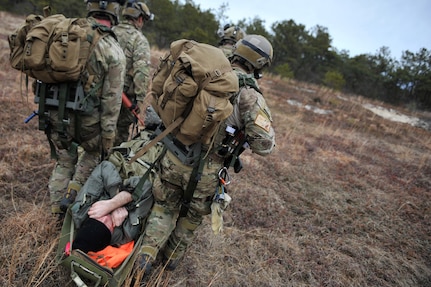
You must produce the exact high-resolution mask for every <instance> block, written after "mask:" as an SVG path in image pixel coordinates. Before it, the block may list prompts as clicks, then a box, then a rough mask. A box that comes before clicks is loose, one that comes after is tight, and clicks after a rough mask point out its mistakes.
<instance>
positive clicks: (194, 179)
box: [179, 151, 206, 217]
mask: <svg viewBox="0 0 431 287" xmlns="http://www.w3.org/2000/svg"><path fill="white" fill-rule="evenodd" d="M205 153H206V152H205V151H202V152H201V155H200V157H199V161H198V164H196V165H195V166H194V168H193V171H192V173H191V175H190V179H189V182H188V184H187V188H186V190H185V191H184V195H183V202H182V204H181V210H180V215H179V216H180V217H185V216H186V215H187V212H188V211H189V208H190V202H191V201H192V198H193V194H194V193H195V189H196V186H197V185H198V182H199V181H200V180H201V177H202V171H203V169H204V164H205V159H204V155H205Z"/></svg>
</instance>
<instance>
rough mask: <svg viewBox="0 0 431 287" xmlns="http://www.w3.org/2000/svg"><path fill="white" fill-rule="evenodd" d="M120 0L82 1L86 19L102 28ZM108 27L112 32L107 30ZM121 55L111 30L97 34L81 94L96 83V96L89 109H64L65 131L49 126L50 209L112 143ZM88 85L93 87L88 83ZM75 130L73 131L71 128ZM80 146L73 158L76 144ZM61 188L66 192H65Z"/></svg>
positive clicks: (112, 19)
mask: <svg viewBox="0 0 431 287" xmlns="http://www.w3.org/2000/svg"><path fill="white" fill-rule="evenodd" d="M123 4H124V2H123V3H120V1H100V2H99V1H95V0H88V1H87V9H88V16H87V20H88V21H89V23H90V24H92V25H102V26H100V27H101V28H100V29H103V30H105V31H108V30H109V28H110V27H111V26H112V25H115V24H117V23H118V15H119V10H120V6H121V5H123ZM111 33H112V32H111ZM125 66H126V59H125V56H124V53H123V50H122V49H121V47H120V46H119V44H118V42H117V41H116V40H115V38H114V35H113V34H108V35H107V36H104V37H101V38H100V39H99V41H98V42H97V44H96V45H95V47H94V50H93V52H92V53H91V54H90V55H89V57H88V60H87V71H88V81H87V82H86V83H87V84H86V85H85V87H84V94H85V96H87V95H88V93H89V91H90V90H91V89H92V88H94V87H97V89H96V91H95V95H93V97H94V98H96V99H98V100H96V102H99V103H98V104H95V106H94V109H93V111H92V112H90V113H86V114H80V115H79V116H78V115H77V114H74V113H73V112H70V113H69V125H68V128H67V133H66V134H60V133H58V132H57V131H56V129H52V134H50V139H51V142H52V143H53V144H54V146H55V149H56V154H57V162H56V164H55V167H54V170H53V172H52V175H51V177H50V179H49V184H48V188H49V191H50V199H51V211H52V213H54V214H60V215H61V214H63V213H64V212H65V211H66V209H67V207H68V205H69V204H70V203H72V202H73V200H74V198H75V196H76V194H77V192H78V191H79V189H80V187H81V186H82V185H83V184H84V183H85V181H86V180H87V178H88V176H89V175H90V173H91V171H92V170H93V169H94V167H96V165H97V164H98V163H99V162H100V159H101V154H102V152H105V153H106V152H107V151H108V150H109V149H110V148H111V147H112V146H113V144H114V139H115V130H116V124H117V120H118V115H119V113H120V108H121V92H122V90H123V83H124V74H125ZM93 90H94V89H93ZM49 116H50V118H49V120H50V124H51V125H52V126H56V125H58V124H61V123H58V117H57V114H56V111H50V115H49ZM76 132H77V133H76ZM76 134H79V136H80V138H81V140H80V142H78V143H76V139H75V138H74V136H73V135H76ZM77 144H79V145H80V147H81V148H82V153H81V155H80V156H79V159H78V152H77V148H76V145H77ZM65 191H66V193H65Z"/></svg>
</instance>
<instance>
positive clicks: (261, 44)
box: [233, 35, 273, 70]
mask: <svg viewBox="0 0 431 287" xmlns="http://www.w3.org/2000/svg"><path fill="white" fill-rule="evenodd" d="M272 58H273V50H272V45H271V43H270V42H269V41H268V40H267V39H266V38H265V37H263V36H261V35H247V36H245V37H244V38H243V39H241V40H239V41H238V42H237V43H236V44H235V49H234V52H233V60H239V61H240V62H243V63H245V64H248V66H251V67H249V68H252V69H250V70H261V69H262V68H264V67H269V66H270V65H271V62H272Z"/></svg>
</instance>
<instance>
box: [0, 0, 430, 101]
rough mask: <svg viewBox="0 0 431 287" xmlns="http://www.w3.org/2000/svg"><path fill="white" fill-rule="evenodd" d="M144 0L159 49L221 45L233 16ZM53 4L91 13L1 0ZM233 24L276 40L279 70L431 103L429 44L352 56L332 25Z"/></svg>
mask: <svg viewBox="0 0 431 287" xmlns="http://www.w3.org/2000/svg"><path fill="white" fill-rule="evenodd" d="M141 1H143V2H145V3H146V4H147V5H148V7H149V9H150V11H151V12H152V13H154V15H155V18H154V21H152V22H150V23H148V24H147V25H146V26H145V27H144V29H143V32H144V34H145V35H146V37H147V38H148V40H149V42H150V44H151V45H152V46H153V47H157V48H159V49H167V48H169V44H170V43H171V42H172V41H174V40H177V39H181V38H187V39H194V40H196V41H198V42H203V43H208V44H213V45H217V44H218V41H219V37H218V35H217V31H218V30H219V29H220V27H221V26H222V25H223V24H224V23H226V22H227V21H229V19H227V18H226V16H225V12H226V10H227V9H228V6H227V4H223V5H222V6H221V7H220V8H219V9H218V10H217V11H213V10H203V9H201V8H200V6H199V5H198V4H196V3H195V2H194V1H193V0H185V1H179V0H146V1H145V0H141ZM47 5H49V6H51V7H52V11H53V13H62V14H64V15H66V16H67V17H85V16H86V9H85V5H84V4H83V1H82V0H68V1H65V0H0V10H6V11H9V12H12V13H16V14H21V15H22V14H29V13H36V14H42V8H43V7H44V6H47ZM231 24H236V25H239V26H240V27H241V28H243V29H244V30H245V31H246V33H248V34H260V35H263V36H265V37H267V38H268V40H270V41H271V43H272V44H273V48H274V61H273V63H272V65H271V67H270V70H269V71H270V72H271V73H273V74H277V75H280V76H281V77H285V78H292V79H296V80H299V81H304V82H309V83H313V84H318V85H325V86H328V87H330V88H333V89H335V90H339V91H342V92H345V93H353V94H359V95H362V96H365V97H368V98H373V99H378V100H382V101H385V102H389V103H392V104H398V105H400V104H403V105H406V104H407V105H409V106H410V107H411V108H418V109H429V108H431V50H429V49H427V48H425V47H424V48H421V49H420V50H419V51H408V50H406V51H403V53H402V56H401V59H395V58H393V57H392V56H391V54H390V49H389V48H388V47H380V48H379V49H378V50H377V52H376V53H375V54H371V53H370V54H361V55H357V56H354V57H351V56H350V55H349V52H348V51H346V50H341V51H339V50H337V49H336V48H334V47H333V46H332V38H331V36H330V34H329V32H328V29H327V28H326V27H323V26H320V25H316V26H315V27H312V28H311V29H306V27H305V26H304V25H302V24H299V23H296V22H295V21H294V20H292V19H291V20H284V21H280V22H275V23H273V24H272V25H271V30H270V31H268V30H267V29H266V28H265V20H264V19H261V18H259V17H258V16H256V17H254V18H252V19H250V18H248V19H246V18H244V19H243V20H240V21H239V22H238V23H231Z"/></svg>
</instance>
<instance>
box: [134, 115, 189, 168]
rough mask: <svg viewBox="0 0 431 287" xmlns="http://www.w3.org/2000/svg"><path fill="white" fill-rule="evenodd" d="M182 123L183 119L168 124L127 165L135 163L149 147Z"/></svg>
mask: <svg viewBox="0 0 431 287" xmlns="http://www.w3.org/2000/svg"><path fill="white" fill-rule="evenodd" d="M183 121H184V118H183V117H179V118H177V119H176V120H175V121H174V122H173V123H172V124H170V125H169V126H168V127H167V128H166V129H165V130H164V131H163V132H161V133H160V134H159V135H157V136H156V137H155V138H154V139H152V140H151V141H150V142H149V143H148V144H147V145H145V146H144V147H143V148H142V149H141V150H139V151H138V152H137V153H136V154H135V156H133V157H132V158H131V159H130V160H129V163H132V162H134V161H136V160H137V159H138V158H139V157H141V156H143V155H144V154H145V153H146V152H147V151H148V150H149V149H150V148H151V147H153V146H154V145H155V144H157V143H158V142H159V141H161V140H162V139H163V138H164V137H165V136H167V135H168V134H169V133H170V132H171V131H173V130H174V129H175V128H176V127H178V126H179V125H180V124H181V123H182V122H183Z"/></svg>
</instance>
